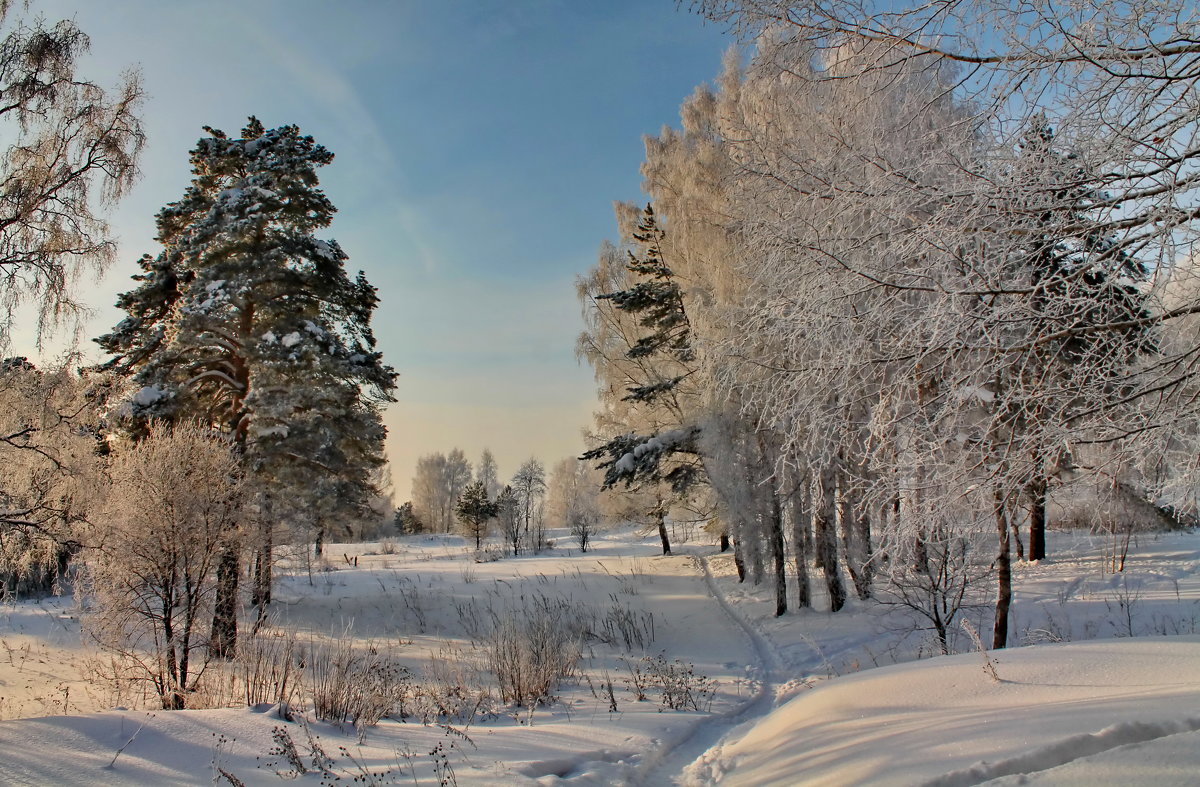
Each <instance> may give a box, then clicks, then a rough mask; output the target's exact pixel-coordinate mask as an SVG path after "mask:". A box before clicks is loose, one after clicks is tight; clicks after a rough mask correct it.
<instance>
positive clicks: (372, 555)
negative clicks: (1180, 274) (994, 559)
mask: <svg viewBox="0 0 1200 787" xmlns="http://www.w3.org/2000/svg"><path fill="white" fill-rule="evenodd" d="M677 535H678V534H677ZM552 538H554V539H555V540H556V542H557V543H558V547H557V548H556V549H554V550H552V551H551V552H549V553H548V554H545V555H538V556H522V557H518V558H511V557H509V558H505V559H502V560H497V561H494V562H483V563H477V562H475V558H474V552H473V549H472V548H471V545H469V544H468V543H467V542H466V541H465V540H464V539H462V538H461V537H459V536H452V535H423V536H412V537H405V538H398V539H391V540H389V541H386V542H383V543H378V544H331V545H328V546H327V552H326V555H327V557H326V558H325V559H324V560H317V561H310V560H308V559H307V558H306V557H305V555H306V553H305V552H295V553H293V554H292V555H291V556H290V557H289V558H288V559H287V560H286V561H285V563H284V565H283V566H282V567H281V579H280V581H279V585H278V589H277V592H276V604H275V608H276V609H275V612H274V614H275V618H274V620H273V622H272V625H273V626H275V627H276V628H285V627H286V628H287V629H289V630H294V631H299V632H302V633H303V635H304V636H307V637H312V638H314V639H315V640H317V641H322V640H324V639H327V638H329V637H332V636H336V635H337V634H338V633H339V632H341V631H344V630H347V629H349V630H351V631H352V632H353V635H354V636H355V637H356V638H358V639H360V640H362V641H363V643H366V642H367V641H370V642H372V643H373V644H374V646H375V647H377V648H386V649H387V650H388V652H389V653H391V654H393V655H394V656H395V657H396V658H398V659H399V660H400V661H401V662H402V663H403V664H405V665H406V666H407V667H409V668H410V669H411V670H412V671H414V672H415V673H423V672H427V671H428V670H430V669H432V668H434V667H436V666H438V664H439V663H442V664H443V665H444V663H445V662H446V661H447V659H448V658H449V657H448V656H447V654H448V653H450V652H451V651H450V650H447V648H451V649H452V648H459V649H464V648H467V647H468V639H469V638H468V637H467V635H466V632H465V628H466V627H467V626H468V625H469V622H470V621H469V618H470V614H469V613H468V614H466V615H464V614H463V613H461V612H459V611H457V610H460V609H472V608H473V607H472V605H476V607H478V608H479V609H480V610H483V609H485V608H488V607H487V606H486V605H488V604H518V603H520V601H521V599H525V598H530V597H533V596H535V595H538V594H540V595H542V596H544V597H546V598H557V599H564V600H566V601H568V602H569V603H571V604H572V605H575V606H574V607H573V608H574V609H579V610H586V609H592V610H600V611H602V610H604V609H607V608H608V607H609V606H611V605H612V604H614V603H619V604H621V605H624V606H627V607H628V608H629V609H631V610H635V611H638V612H646V613H652V614H653V616H654V640H653V642H652V643H649V644H648V645H647V646H646V647H645V649H644V650H643V649H635V651H634V652H625V651H624V650H623V649H622V648H620V647H617V648H613V647H610V646H608V645H604V644H602V643H599V642H591V643H589V645H588V647H587V649H586V650H587V653H586V654H585V659H584V663H583V669H584V672H585V674H586V676H587V678H586V679H585V678H583V677H582V676H581V677H580V678H578V679H569V680H567V681H565V682H564V683H563V684H562V685H561V686H560V688H559V689H558V692H557V700H556V702H554V703H553V704H550V705H548V706H542V707H539V708H537V709H535V710H534V711H533V712H532V713H530V712H529V711H528V710H527V709H519V708H498V709H497V713H496V715H494V716H492V717H489V718H481V719H478V720H476V721H474V722H473V723H471V724H469V725H468V724H464V723H462V722H457V723H455V722H452V723H451V727H452V728H453V729H446V728H444V727H441V726H438V725H436V724H430V725H423V724H421V723H420V722H419V721H417V720H415V719H412V718H410V719H409V720H408V721H406V722H402V721H397V720H391V719H385V720H383V721H382V722H380V723H379V724H378V725H377V726H376V727H373V728H370V729H368V730H367V731H366V732H365V735H364V737H363V739H362V740H361V741H359V739H358V738H357V736H356V734H355V732H354V730H353V729H347V730H339V729H337V728H335V727H333V726H331V725H328V724H324V723H321V722H317V721H311V720H310V721H309V722H308V723H307V725H308V732H306V731H305V727H304V726H302V725H301V724H300V723H299V722H295V721H293V722H285V721H283V720H281V719H280V718H279V715H278V713H277V709H273V708H270V707H267V706H259V707H256V708H226V709H220V708H219V709H209V710H192V711H176V712H165V711H161V710H154V709H152V708H151V709H146V708H142V709H137V708H136V706H135V705H134V704H133V703H134V699H133V698H132V697H130V696H129V694H128V692H126V693H125V694H124V695H121V696H119V697H118V696H115V695H114V694H113V693H112V692H108V691H104V690H102V689H101V688H100V687H99V686H97V685H95V684H90V683H88V682H87V681H85V680H84V676H86V675H87V674H88V673H89V670H90V669H91V667H92V666H93V665H94V662H93V661H91V660H92V659H95V657H96V656H97V655H98V654H97V653H96V652H95V651H93V650H91V649H90V648H89V647H88V646H87V644H86V642H85V641H83V640H82V639H81V636H80V627H79V620H78V619H79V615H80V610H79V608H78V605H77V602H76V601H75V600H73V599H70V598H50V599H44V600H42V601H40V602H20V603H8V604H6V605H4V606H0V643H2V644H3V646H4V650H3V651H0V698H2V699H3V702H0V718H10V719H13V718H14V717H23V718H15V720H10V721H3V722H0V773H3V774H4V781H5V783H13V784H48V783H53V784H66V785H71V784H79V785H84V784H89V785H90V784H96V783H103V784H114V785H120V784H150V783H152V784H208V783H220V784H225V783H228V782H227V781H225V780H224V779H223V777H220V775H219V773H217V772H216V771H215V770H214V767H218V766H219V767H220V768H223V769H225V770H226V771H227V772H229V773H231V774H233V775H234V776H236V777H237V778H238V779H241V780H243V781H244V782H245V783H247V784H277V783H279V781H280V777H279V775H277V774H276V771H286V770H287V764H286V762H282V761H281V758H280V757H278V756H272V755H270V754H269V752H270V750H271V749H272V748H273V747H275V746H276V745H277V740H276V739H275V738H274V737H273V735H278V734H280V733H279V730H285V731H286V734H287V735H288V737H290V738H291V739H292V740H293V741H294V742H295V743H296V745H297V747H298V748H299V749H300V751H301V752H308V751H309V749H308V748H307V744H306V741H307V739H308V735H309V734H311V735H312V736H313V738H314V740H316V741H317V742H318V743H319V745H320V746H321V747H322V748H323V749H324V750H325V751H326V752H327V753H328V754H329V755H330V756H331V757H332V758H333V759H334V760H335V765H334V767H333V770H334V771H335V772H336V774H337V775H340V776H341V781H343V782H350V781H351V780H352V779H353V778H354V776H356V775H361V773H362V769H367V770H370V771H371V772H373V773H375V774H378V773H380V772H381V771H382V770H383V769H387V768H391V769H392V770H393V777H394V778H395V780H396V783H413V782H414V781H416V782H417V783H418V784H429V783H433V784H437V783H438V781H439V774H438V771H437V765H438V761H437V759H436V758H435V757H434V756H432V755H431V752H435V751H437V750H438V749H437V747H438V746H439V745H440V747H441V751H444V752H445V754H446V756H447V758H448V759H447V760H446V762H447V763H448V764H449V765H450V766H451V767H452V768H453V771H454V775H455V779H456V781H457V783H458V784H460V785H463V786H464V787H466V786H467V785H492V784H505V785H514V786H516V787H521V786H523V785H525V786H527V785H542V786H543V787H553V786H554V785H631V786H633V785H647V786H652V785H669V784H695V785H708V784H722V785H760V784H781V785H782V784H786V785H799V784H835V785H836V784H928V785H935V784H936V785H960V784H963V785H965V784H980V783H989V784H998V785H999V784H1004V785H1009V784H1055V785H1060V784H1068V785H1073V784H1074V785H1087V786H1088V787H1093V786H1094V785H1097V784H1115V783H1123V784H1132V783H1142V784H1150V783H1153V784H1156V785H1157V784H1168V785H1169V784H1194V783H1195V773H1196V772H1197V768H1200V745H1198V744H1200V623H1198V621H1200V535H1197V534H1195V533H1183V534H1172V535H1167V536H1162V537H1156V538H1148V537H1145V536H1140V537H1139V541H1138V543H1136V544H1135V545H1134V546H1133V548H1132V550H1131V554H1130V557H1129V560H1128V562H1127V567H1126V571H1125V572H1124V574H1123V575H1120V574H1119V575H1114V574H1111V573H1109V572H1108V571H1107V570H1106V568H1105V567H1106V558H1105V554H1104V553H1105V550H1106V549H1107V548H1108V547H1109V542H1108V541H1107V540H1106V539H1104V538H1101V537H1093V536H1089V535H1088V534H1086V533H1074V532H1066V533H1062V532H1060V533H1053V534H1051V539H1050V555H1051V557H1050V559H1047V560H1044V561H1040V562H1039V563H1036V564H1020V565H1019V566H1018V567H1017V573H1018V576H1017V578H1016V590H1017V596H1016V600H1015V620H1016V622H1015V625H1014V627H1013V628H1014V638H1015V640H1016V641H1019V642H1029V643H1035V644H1030V645H1029V646H1027V647H1012V648H1009V649H1007V650H1004V651H998V652H993V653H991V654H989V656H988V657H989V658H991V659H994V662H995V668H996V670H997V674H998V676H999V681H994V680H992V679H991V678H990V677H989V676H988V675H987V674H986V672H985V670H984V668H983V667H984V658H985V656H984V655H983V654H980V653H978V652H974V651H973V650H971V649H970V647H969V645H967V643H964V642H961V641H960V642H958V643H957V646H958V647H959V648H960V649H964V650H966V651H967V652H963V653H960V654H959V655H953V656H948V657H937V658H918V657H920V656H927V655H928V654H929V652H930V649H929V642H928V637H927V636H926V635H925V633H923V632H920V631H917V630H915V629H914V627H913V623H912V621H911V620H908V619H906V618H905V617H904V613H902V612H899V611H897V610H894V609H889V608H883V607H880V606H879V605H876V604H874V603H868V602H859V601H853V602H851V603H850V605H849V606H848V608H847V610H845V611H843V612H840V613H838V614H836V615H831V614H829V613H826V612H823V611H820V610H821V607H820V606H819V604H820V603H821V600H820V599H818V607H817V609H815V610H805V611H799V612H795V611H793V612H790V613H789V614H788V615H785V616H784V617H783V618H779V619H776V618H774V617H773V615H772V614H771V610H772V608H773V604H772V601H771V594H770V590H769V588H768V587H767V586H766V585H765V584H764V585H763V586H761V587H754V586H752V585H750V584H739V583H738V582H737V581H736V577H735V576H734V574H733V567H732V565H731V560H730V558H729V556H728V555H727V554H726V555H722V554H718V553H716V551H715V549H714V548H713V547H711V546H709V545H707V544H686V543H685V544H679V545H677V549H676V551H677V552H678V553H679V554H677V555H674V556H662V555H659V554H658V550H657V549H656V543H655V542H656V541H657V538H656V537H654V536H650V537H643V536H641V535H640V534H638V533H637V532H635V531H633V530H631V529H629V528H624V529H621V530H618V531H614V532H610V533H605V534H603V535H602V537H601V538H599V539H598V540H597V542H596V544H595V549H593V550H590V551H589V552H588V553H586V554H581V553H579V552H578V551H577V550H574V549H571V548H570V547H571V545H570V540H569V537H568V535H567V534H566V533H565V532H562V531H555V532H553V533H552ZM978 614H981V613H972V615H978ZM975 622H976V623H977V624H981V623H982V621H981V620H980V619H978V618H976V620H975ZM981 627H982V626H981ZM1129 634H1133V635H1134V636H1129ZM1164 634H1165V635H1166V636H1164ZM963 639H965V638H963ZM1053 640H1062V641H1057V642H1056V641H1053ZM660 652H661V653H664V654H665V658H667V659H668V660H670V659H676V658H678V659H681V660H683V661H685V662H687V663H690V664H694V665H695V670H696V672H697V673H700V674H703V675H706V676H709V677H710V678H713V679H715V680H716V681H717V692H716V695H715V697H714V700H713V702H712V705H711V707H709V708H708V709H707V710H706V711H704V712H697V711H671V710H660V705H659V703H658V702H657V698H656V697H654V696H652V697H651V700H650V701H647V702H637V701H635V700H634V699H633V696H632V692H631V691H630V689H629V688H628V687H627V686H626V685H625V683H623V682H622V678H623V677H625V676H627V675H628V674H629V673H628V671H627V665H628V664H629V663H632V662H636V661H637V660H638V659H639V658H640V657H641V656H642V655H643V653H645V654H646V655H650V656H653V655H656V654H658V653H660ZM913 659H916V660H913ZM894 662H899V663H894ZM877 665H878V666H877ZM606 678H611V679H612V680H613V681H614V685H615V694H616V698H617V700H618V712H616V713H610V712H609V709H608V700H607V697H606V696H605V695H604V693H603V691H593V689H595V688H597V687H599V686H601V685H602V683H603V681H604V680H605V679H606ZM589 682H590V684H591V687H590V688H589ZM652 694H653V693H652ZM115 704H122V705H125V706H126V708H121V709H112V708H113V705H115ZM64 714H70V715H64ZM31 717H40V718H31ZM468 739H469V740H468ZM46 741H54V748H53V749H52V750H51V751H48V750H47V748H46V743H45V742H46ZM340 747H344V751H342V750H341V748H340ZM118 752H119V753H118ZM114 757H115V761H114ZM295 781H297V782H298V783H302V784H314V785H315V784H318V783H320V782H321V781H322V777H321V776H320V775H318V774H316V773H308V774H305V775H301V776H299V777H298V778H296V779H295Z"/></svg>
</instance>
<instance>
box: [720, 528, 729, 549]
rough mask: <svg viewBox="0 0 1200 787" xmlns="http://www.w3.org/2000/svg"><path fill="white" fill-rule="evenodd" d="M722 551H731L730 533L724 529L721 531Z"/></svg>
mask: <svg viewBox="0 0 1200 787" xmlns="http://www.w3.org/2000/svg"><path fill="white" fill-rule="evenodd" d="M721 551H722V552H728V551H729V533H727V532H724V531H722V532H721Z"/></svg>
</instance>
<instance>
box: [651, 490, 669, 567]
mask: <svg viewBox="0 0 1200 787" xmlns="http://www.w3.org/2000/svg"><path fill="white" fill-rule="evenodd" d="M654 517H655V519H656V520H657V521H658V537H659V539H661V540H662V553H663V554H664V555H669V554H671V539H670V538H668V537H667V521H666V520H667V517H666V513H665V512H664V511H663V504H662V501H661V500H660V501H659V504H658V507H657V508H655V509H654Z"/></svg>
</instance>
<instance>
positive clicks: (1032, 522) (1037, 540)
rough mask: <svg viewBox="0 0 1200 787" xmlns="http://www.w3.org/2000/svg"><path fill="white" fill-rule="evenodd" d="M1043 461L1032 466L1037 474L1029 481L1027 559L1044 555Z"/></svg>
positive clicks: (1044, 488)
mask: <svg viewBox="0 0 1200 787" xmlns="http://www.w3.org/2000/svg"><path fill="white" fill-rule="evenodd" d="M1043 468H1044V463H1043V462H1042V461H1041V460H1040V459H1039V460H1038V461H1037V463H1036V464H1035V466H1034V471H1035V472H1036V473H1037V476H1036V477H1035V478H1034V479H1033V481H1031V482H1030V484H1029V487H1028V489H1027V491H1028V494H1029V559H1030V560H1042V559H1044V558H1045V557H1046V491H1047V487H1048V486H1049V484H1047V483H1046V473H1045V470H1044V469H1043Z"/></svg>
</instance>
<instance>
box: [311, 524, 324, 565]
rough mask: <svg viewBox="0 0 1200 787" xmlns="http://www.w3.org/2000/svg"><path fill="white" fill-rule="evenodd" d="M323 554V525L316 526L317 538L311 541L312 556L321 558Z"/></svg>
mask: <svg viewBox="0 0 1200 787" xmlns="http://www.w3.org/2000/svg"><path fill="white" fill-rule="evenodd" d="M324 554H325V525H324V524H320V523H318V524H317V537H316V539H315V540H314V541H313V555H314V556H316V557H321V555H324Z"/></svg>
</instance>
